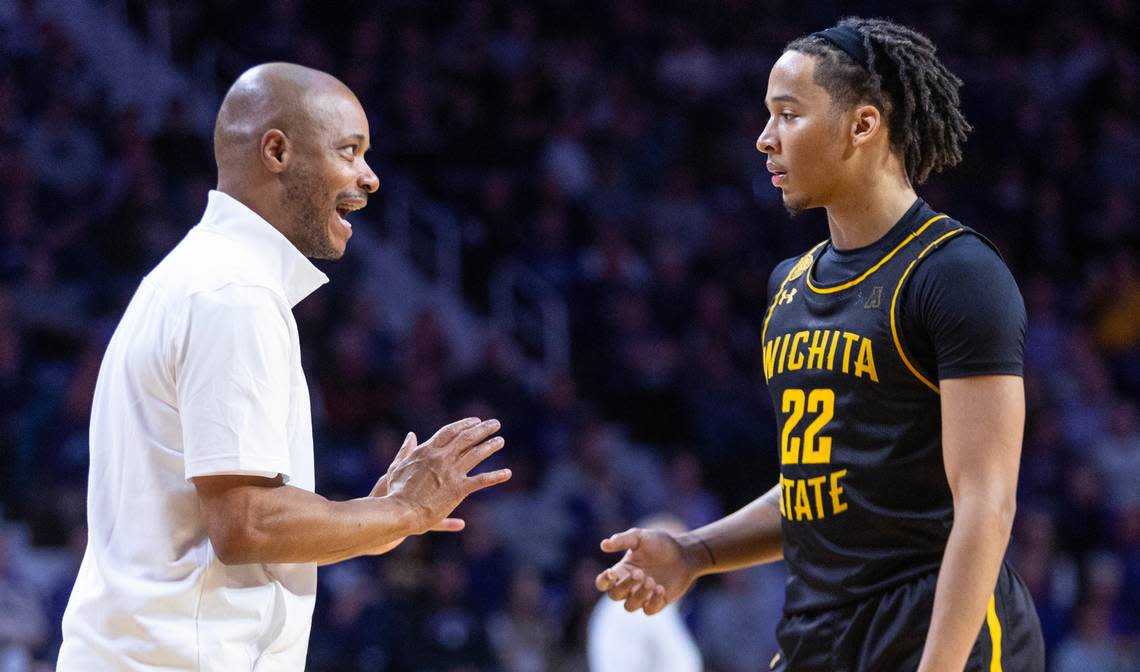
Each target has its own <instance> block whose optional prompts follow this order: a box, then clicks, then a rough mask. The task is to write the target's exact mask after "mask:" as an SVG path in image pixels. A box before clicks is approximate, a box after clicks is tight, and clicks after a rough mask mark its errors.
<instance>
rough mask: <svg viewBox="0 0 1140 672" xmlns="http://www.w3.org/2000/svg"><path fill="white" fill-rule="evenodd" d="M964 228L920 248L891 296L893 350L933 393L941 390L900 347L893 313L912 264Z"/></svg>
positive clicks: (896, 308)
mask: <svg viewBox="0 0 1140 672" xmlns="http://www.w3.org/2000/svg"><path fill="white" fill-rule="evenodd" d="M942 216H943V217H945V216H946V215H942ZM933 221H934V220H933V219H932V220H930V222H933ZM930 222H927V224H929V223H930ZM923 228H926V227H923ZM920 230H921V229H920ZM965 230H966V229H965V228H958V229H954V230H952V231H947V232H946V233H944V234H942V235H941V236H939V237H937V238H935V239H934V242H933V243H931V244H929V245H927V246H926V248H925V249H923V250H922V252H919V253H918V256H917V257H915V258H914V261H912V262H910V265H909V266H907V267H906V270H905V271H903V274H902V277H901V278H899V284H898V285H897V286H895V294H894V296H892V297H891V338H892V339H894V342H895V350H898V353H899V357H901V358H902V361H903V364H906V368H908V369H910V372H911V373H913V374H914V377H915V378H918V379H919V381H921V382H922V384H923V385H925V386H927V387H929V388H930V389H931V390H933V391H934V393H935V394H941V393H942V392H941V390H939V389H938V386H937V385H935V384H934V383H932V382H930V380H929V379H927V377H926V376H924V375H922V374H921V373H919V372H918V369H917V368H915V366H914V364H911V363H910V359H908V358H907V356H906V352H905V351H904V350H903V347H902V342H901V341H899V329H898V324H897V322H896V320H895V314H896V313H897V312H898V303H899V294H900V293H901V292H902V288H903V284H904V283H905V282H906V279H907V277H908V276H909V275H910V272H911V270H913V269H914V265H915V264H917V263H918V261H919V260H920V259H922V258H923V257H925V256H926V255H927V253H929V252H930V250H932V249H934V246H935V245H938V244H939V243H941V242H942V241H944V240H946V239H947V238H949V237H951V236H954V235H957V234H959V233H962V232H963V231H965ZM895 249H896V250H897V249H898V248H895ZM891 254H894V252H892V253H891Z"/></svg>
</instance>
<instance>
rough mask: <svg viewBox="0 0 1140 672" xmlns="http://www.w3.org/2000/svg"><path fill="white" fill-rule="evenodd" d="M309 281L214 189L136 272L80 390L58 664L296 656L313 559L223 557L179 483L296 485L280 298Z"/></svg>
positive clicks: (297, 446) (301, 293)
mask: <svg viewBox="0 0 1140 672" xmlns="http://www.w3.org/2000/svg"><path fill="white" fill-rule="evenodd" d="M325 282H328V278H327V277H326V276H325V275H324V274H323V273H321V272H320V271H319V270H317V268H316V267H315V266H313V265H312V263H310V262H309V260H308V259H306V258H305V257H304V255H302V254H301V253H300V252H299V251H298V250H297V248H295V247H294V246H293V245H292V244H291V243H290V242H289V241H288V240H287V239H286V238H285V237H284V236H283V235H281V233H280V232H278V231H277V229H275V228H273V227H272V226H271V225H270V224H269V223H268V222H266V221H265V220H264V219H262V218H261V217H259V216H258V215H257V214H255V213H254V212H253V211H252V210H250V209H249V208H247V207H245V206H244V205H242V204H241V203H239V202H238V201H237V200H235V199H233V198H231V197H230V196H228V195H226V194H223V193H221V192H218V191H211V192H210V197H209V203H208V205H207V206H206V212H205V214H204V215H203V216H202V221H201V222H200V223H199V224H198V225H197V226H196V227H194V228H193V229H191V230H190V232H189V233H188V234H187V235H186V238H184V239H183V240H182V242H180V243H179V244H178V245H177V247H175V248H174V250H172V251H171V252H170V254H169V255H167V257H166V258H165V259H163V260H162V262H161V263H160V264H159V265H158V266H157V267H156V268H155V269H154V270H153V271H152V272H151V273H150V274H149V275H147V276H146V278H144V279H143V281H142V283H141V284H140V286H139V288H138V291H137V292H136V293H135V295H134V297H133V298H132V299H131V302H130V305H129V306H128V307H127V310H126V313H125V314H124V315H123V319H122V321H121V322H120V323H119V326H118V328H117V329H116V330H115V333H114V336H112V338H111V342H110V344H109V345H108V347H107V353H106V355H105V356H104V357H103V365H102V367H101V368H100V370H99V379H98V382H97V384H96V386H95V401H94V405H93V407H92V411H91V473H90V477H89V479H88V495H87V520H88V527H89V537H88V543H87V552H86V554H85V555H84V557H83V564H82V566H81V567H80V569H79V576H78V578H77V579H76V581H75V587H74V589H73V590H72V593H71V600H70V602H69V603H68V605H67V611H66V613H65V614H64V617H63V646H62V648H61V649H60V654H59V663H58V669H59V670H61V671H65V672H72V671H76V672H87V671H89V670H196V671H198V670H200V671H202V672H207V671H211V672H212V671H215V670H217V671H219V672H236V671H244V670H257V671H258V672H270V671H276V670H303V669H304V666H305V654H306V650H307V647H308V640H309V625H310V622H311V620H312V612H313V600H314V595H315V592H316V581H317V568H316V565H314V564H279V565H233V566H227V565H223V564H222V563H221V562H219V561H218V557H217V555H216V554H215V553H214V549H213V547H212V546H211V544H210V539H209V537H208V536H207V534H206V526H205V523H204V520H203V517H202V513H201V510H200V509H199V506H198V496H197V493H196V491H195V489H194V484H193V483H192V482H191V481H190V479H191V478H192V477H194V476H205V475H210V474H254V475H260V476H268V477H274V476H276V475H278V474H282V475H283V476H284V477H285V479H286V480H287V481H288V482H289V484H290V485H293V486H295V487H298V488H303V489H305V490H309V491H312V490H313V434H312V424H311V422H312V420H311V415H310V408H309V393H308V387H307V385H306V383H305V374H304V372H303V371H302V370H301V351H300V347H299V345H300V344H299V341H298V338H297V323H296V321H295V320H294V319H293V313H292V308H293V306H295V305H296V304H297V303H298V302H299V301H300V300H301V299H303V298H305V297H306V296H308V295H309V294H310V293H312V292H313V291H314V290H315V289H316V288H317V287H319V286H320V285H322V284H324V283H325Z"/></svg>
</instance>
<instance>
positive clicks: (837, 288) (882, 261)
mask: <svg viewBox="0 0 1140 672" xmlns="http://www.w3.org/2000/svg"><path fill="white" fill-rule="evenodd" d="M940 219H946V215H935V216H934V217H931V218H930V219H928V220H926V223H925V224H923V225H922V226H920V227H918V230H917V231H913V232H911V234H910V235H909V236H907V237H906V238H904V239H903V241H902V242H901V243H899V244H898V245H896V246H895V249H893V250H891V251H890V252H888V253H887V254H886V255H885V256H884V257H883V258H882V259H880V260H879V262H878V263H876V264H875V265H874V266H872V267H871V268H868V269H867V270H866V271H865V272H864V273H863V275H860V276H859V277H857V278H855V279H854V280H849V281H847V282H845V283H843V284H842V285H836V286H834V287H816V286H815V285H814V284H813V283H812V281H811V269H808V274H807V286H808V287H809V288H810V289H811V291H813V292H815V293H817V294H834V293H835V292H841V291H843V290H845V289H848V288H850V287H854V286H855V285H857V284H859V283H860V282H863V281H864V280H866V279H867V278H869V277H871V274H872V273H874V272H875V271H877V270H879V268H880V267H882V265H883V264H885V263H887V262H888V261H890V260H891V257H894V256H895V255H896V254H898V252H899V250H901V249H903V248H904V247H906V246H907V243H909V242H910V241H912V240H914V239H915V238H917V237H919V236H920V235H922V232H923V231H925V230H926V228H927V227H928V226H930V225H931V224H933V223H934V222H937V221H938V220H940Z"/></svg>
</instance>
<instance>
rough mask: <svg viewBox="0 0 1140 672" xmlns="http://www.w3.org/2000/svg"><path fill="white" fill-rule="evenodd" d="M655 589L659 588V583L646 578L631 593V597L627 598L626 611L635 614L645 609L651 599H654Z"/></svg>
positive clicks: (651, 578) (649, 577)
mask: <svg viewBox="0 0 1140 672" xmlns="http://www.w3.org/2000/svg"><path fill="white" fill-rule="evenodd" d="M655 588H657V583H656V582H655V581H654V580H653V577H651V576H647V577H645V580H644V581H643V582H642V583H641V585H639V586H638V587H637V588H635V589H634V590H631V591H629V597H627V598H625V610H626V611H628V612H630V613H633V612H635V611H637V610H638V609H641V608H642V607H644V606H645V603H646V602H647V601H648V600H649V598H651V597H653V591H654V589H655Z"/></svg>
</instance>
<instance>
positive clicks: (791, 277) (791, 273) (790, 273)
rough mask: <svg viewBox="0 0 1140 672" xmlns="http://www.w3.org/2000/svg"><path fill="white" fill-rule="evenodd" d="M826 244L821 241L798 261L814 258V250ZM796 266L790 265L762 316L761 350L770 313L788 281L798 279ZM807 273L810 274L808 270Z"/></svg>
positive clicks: (772, 311)
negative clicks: (770, 303)
mask: <svg viewBox="0 0 1140 672" xmlns="http://www.w3.org/2000/svg"><path fill="white" fill-rule="evenodd" d="M826 242H827V241H826V240H825V241H822V242H820V243H819V244H817V245H816V246H815V247H813V248H811V249H810V250H808V251H807V252H805V253H804V254H802V255H800V259H801V260H802V259H805V258H807V257H812V258H814V255H815V252H816V250H818V249H819V248H821V247H823V243H826ZM798 266H799V261H797V262H796V263H795V264H792V270H790V271H788V274H787V275H786V276H784V281H783V282H781V283H780V289H778V290H776V295H775V296H773V297H772V305H770V306H768V314H767V315H765V316H764V326H763V327H761V328H760V347H761V348H763V347H764V343H766V342H767V340H768V321H769V320H771V319H772V313H774V312H776V304H777V303H779V302H780V295H782V294H783V293H784V288H785V287H787V286H788V283H789V282H790V281H792V280H794V279H796V278H798V277H800V274H798V273H796V268H797V267H798ZM808 272H809V273H810V270H809V271H808Z"/></svg>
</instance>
